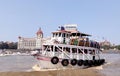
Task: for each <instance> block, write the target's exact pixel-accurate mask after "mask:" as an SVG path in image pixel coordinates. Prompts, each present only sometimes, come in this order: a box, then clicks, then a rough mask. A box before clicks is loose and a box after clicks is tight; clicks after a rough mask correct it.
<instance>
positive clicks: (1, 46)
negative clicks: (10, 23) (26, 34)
mask: <svg viewBox="0 0 120 76" xmlns="http://www.w3.org/2000/svg"><path fill="white" fill-rule="evenodd" d="M0 49H17V42H11V43H7V42H3V41H1V42H0Z"/></svg>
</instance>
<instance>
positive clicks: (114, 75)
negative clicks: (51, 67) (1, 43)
mask: <svg viewBox="0 0 120 76" xmlns="http://www.w3.org/2000/svg"><path fill="white" fill-rule="evenodd" d="M101 56H102V57H103V58H105V60H106V63H105V64H104V65H102V68H103V69H102V70H99V72H100V73H102V74H104V75H105V76H120V54H102V55H101ZM36 64H37V60H36V59H35V58H34V57H33V56H21V55H12V56H1V57H0V72H7V71H33V69H32V67H33V66H34V65H36Z"/></svg>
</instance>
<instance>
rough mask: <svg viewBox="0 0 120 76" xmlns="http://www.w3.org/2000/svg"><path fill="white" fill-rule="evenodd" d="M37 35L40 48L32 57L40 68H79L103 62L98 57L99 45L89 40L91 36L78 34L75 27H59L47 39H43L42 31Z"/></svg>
mask: <svg viewBox="0 0 120 76" xmlns="http://www.w3.org/2000/svg"><path fill="white" fill-rule="evenodd" d="M38 35H39V38H40V39H39V40H40V42H41V44H39V46H40V47H41V48H40V49H37V50H38V52H36V53H34V54H33V56H34V57H35V58H36V59H37V60H38V62H39V66H40V68H47V69H49V68H50V69H51V68H63V67H68V68H69V67H72V68H74V67H75V68H79V67H86V66H96V65H101V64H103V63H104V62H105V59H101V57H100V55H99V54H100V53H101V50H100V45H99V43H98V42H96V41H92V40H89V38H88V37H89V36H91V35H89V34H85V33H81V32H79V31H78V30H77V25H65V26H64V27H63V26H61V27H60V29H59V30H57V31H55V32H52V37H51V38H48V39H47V38H43V33H42V31H40V32H39V33H38Z"/></svg>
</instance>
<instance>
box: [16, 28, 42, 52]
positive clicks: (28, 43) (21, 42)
mask: <svg viewBox="0 0 120 76" xmlns="http://www.w3.org/2000/svg"><path fill="white" fill-rule="evenodd" d="M42 38H43V32H42V30H41V28H39V30H38V31H37V33H36V37H35V38H24V37H21V36H19V37H18V49H29V50H34V49H40V48H41V41H42Z"/></svg>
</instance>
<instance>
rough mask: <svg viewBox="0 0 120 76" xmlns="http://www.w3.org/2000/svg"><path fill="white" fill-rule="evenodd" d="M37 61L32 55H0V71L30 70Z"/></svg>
mask: <svg viewBox="0 0 120 76" xmlns="http://www.w3.org/2000/svg"><path fill="white" fill-rule="evenodd" d="M36 63H37V61H36V60H35V59H34V57H33V56H21V55H11V56H1V57H0V72H5V71H31V70H32V66H34V65H35V64H36Z"/></svg>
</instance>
